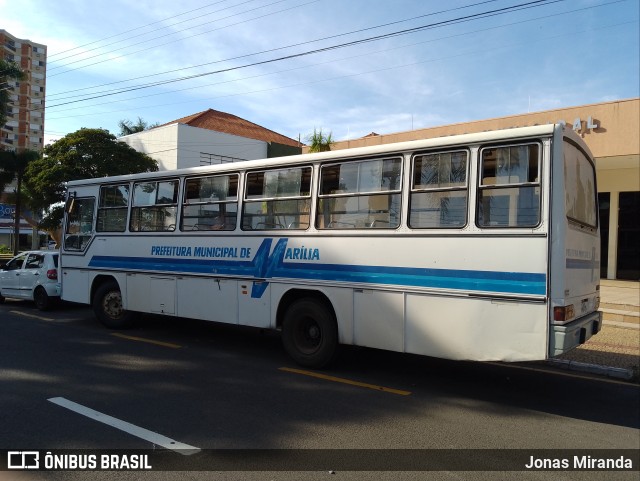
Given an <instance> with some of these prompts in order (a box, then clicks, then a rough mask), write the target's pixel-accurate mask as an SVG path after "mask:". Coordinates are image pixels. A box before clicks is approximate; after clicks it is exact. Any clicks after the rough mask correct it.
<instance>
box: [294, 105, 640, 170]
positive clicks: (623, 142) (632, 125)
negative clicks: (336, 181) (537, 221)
mask: <svg viewBox="0 0 640 481" xmlns="http://www.w3.org/2000/svg"><path fill="white" fill-rule="evenodd" d="M589 118H591V119H592V123H593V124H597V125H598V127H597V128H588V126H587V119H589ZM576 119H580V130H579V132H580V134H581V135H582V138H583V139H584V140H585V142H586V143H587V145H588V146H589V148H590V149H591V152H592V153H593V155H594V157H600V158H605V157H618V156H625V155H638V154H639V153H640V138H639V137H640V135H639V134H638V132H640V99H638V98H636V99H628V100H618V101H615V102H606V103H600V104H591V105H583V106H579V107H568V108H564V109H556V110H546V111H543V112H533V113H529V114H520V115H512V116H509V117H500V118H496V119H487V120H477V121H473V122H465V123H460V124H452V125H443V126H441V127H431V128H427V129H418V130H411V131H407V132H397V133H392V134H383V135H377V136H372V137H364V138H360V139H353V140H344V141H340V142H336V143H335V144H333V145H332V146H331V150H340V149H350V148H354V147H366V146H371V145H380V144H389V143H393V142H403V141H406V140H418V139H428V138H435V137H442V136H447V135H456V134H465V133H473V132H483V131H486V130H498V129H506V128H512V127H525V126H529V125H539V124H549V123H556V122H558V121H561V120H564V121H565V122H566V123H567V124H570V125H573V123H574V121H575V120H576ZM307 151H308V147H303V153H306V152H307ZM636 160H637V159H636Z"/></svg>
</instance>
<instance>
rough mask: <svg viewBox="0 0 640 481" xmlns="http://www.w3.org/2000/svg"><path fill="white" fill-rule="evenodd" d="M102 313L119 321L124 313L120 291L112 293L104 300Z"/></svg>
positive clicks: (108, 293)
mask: <svg viewBox="0 0 640 481" xmlns="http://www.w3.org/2000/svg"><path fill="white" fill-rule="evenodd" d="M102 311H103V312H104V313H105V314H106V315H107V316H109V317H110V318H111V319H119V318H120V316H122V313H123V312H124V309H122V296H121V295H120V291H111V292H107V294H106V295H105V296H104V297H103V298H102Z"/></svg>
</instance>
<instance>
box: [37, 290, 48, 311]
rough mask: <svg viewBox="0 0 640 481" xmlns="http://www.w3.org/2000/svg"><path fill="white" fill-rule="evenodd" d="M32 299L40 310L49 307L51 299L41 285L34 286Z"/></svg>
mask: <svg viewBox="0 0 640 481" xmlns="http://www.w3.org/2000/svg"><path fill="white" fill-rule="evenodd" d="M33 301H34V302H35V303H36V307H37V308H38V309H39V310H41V311H46V310H47V309H49V308H50V307H51V299H50V298H49V295H48V294H47V291H45V290H44V287H42V286H38V287H36V290H35V291H34V292H33Z"/></svg>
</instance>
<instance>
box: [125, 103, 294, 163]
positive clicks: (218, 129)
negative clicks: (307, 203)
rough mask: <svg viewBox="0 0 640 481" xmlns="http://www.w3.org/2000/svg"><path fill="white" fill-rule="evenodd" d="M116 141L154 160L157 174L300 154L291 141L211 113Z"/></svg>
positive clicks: (246, 123) (173, 122) (238, 120)
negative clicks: (164, 171)
mask: <svg viewBox="0 0 640 481" xmlns="http://www.w3.org/2000/svg"><path fill="white" fill-rule="evenodd" d="M118 140H120V141H122V142H125V143H127V144H129V145H130V146H131V147H133V148H134V149H136V150H137V151H138V152H144V153H145V154H147V155H149V156H150V157H152V158H153V159H155V160H157V161H158V164H159V168H160V170H173V169H180V168H184V167H197V166H200V165H212V164H223V163H228V162H239V161H243V160H255V159H265V158H267V157H279V156H282V155H295V154H299V153H301V150H302V149H301V147H300V144H299V142H298V141H296V140H294V139H290V138H289V137H286V136H284V135H281V134H279V133H277V132H274V131H272V130H269V129H267V128H265V127H262V126H260V125H257V124H254V123H253V122H249V121H248V120H245V119H242V118H240V117H237V116H235V115H232V114H228V113H225V112H220V111H217V110H213V109H209V110H205V111H203V112H199V113H197V114H193V115H190V116H188V117H183V118H180V119H177V120H174V121H172V122H168V123H166V124H163V125H160V126H158V127H154V128H152V129H149V130H145V131H143V132H138V133H135V134H131V135H127V136H124V137H120V138H119V139H118Z"/></svg>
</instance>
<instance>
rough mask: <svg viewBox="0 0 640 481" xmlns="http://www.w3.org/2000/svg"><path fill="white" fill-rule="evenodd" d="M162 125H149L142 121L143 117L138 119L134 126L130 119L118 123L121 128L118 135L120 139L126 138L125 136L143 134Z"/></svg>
mask: <svg viewBox="0 0 640 481" xmlns="http://www.w3.org/2000/svg"><path fill="white" fill-rule="evenodd" d="M158 125H160V124H159V123H155V124H151V125H149V124H148V123H147V121H146V120H144V119H142V117H138V121H137V122H136V123H135V124H134V123H133V122H131V120H129V119H125V120H121V121H120V122H118V127H120V132H119V133H118V137H124V136H125V135H131V134H137V133H138V132H143V131H145V130H149V129H152V128H154V127H157V126H158Z"/></svg>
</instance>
